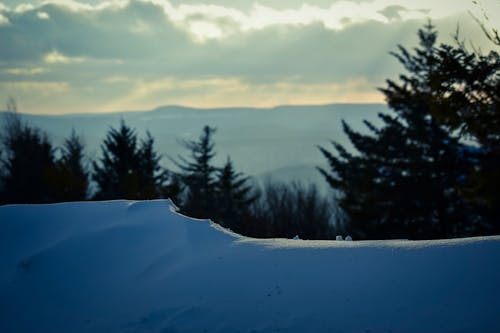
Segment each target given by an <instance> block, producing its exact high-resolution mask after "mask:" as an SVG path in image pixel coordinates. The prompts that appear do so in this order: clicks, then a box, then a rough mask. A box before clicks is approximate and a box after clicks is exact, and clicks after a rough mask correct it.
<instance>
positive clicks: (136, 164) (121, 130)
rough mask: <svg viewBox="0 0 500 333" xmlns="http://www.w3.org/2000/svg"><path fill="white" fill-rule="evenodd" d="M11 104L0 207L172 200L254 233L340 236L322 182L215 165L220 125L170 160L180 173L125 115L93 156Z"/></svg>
mask: <svg viewBox="0 0 500 333" xmlns="http://www.w3.org/2000/svg"><path fill="white" fill-rule="evenodd" d="M7 109H8V112H7V113H6V114H5V116H6V118H5V123H4V128H3V129H4V131H3V132H4V133H3V135H2V145H0V146H1V147H2V151H3V155H2V168H1V171H0V203H1V204H15V203H52V202H64V201H82V200H113V199H130V200H147V199H156V198H171V199H172V200H173V201H174V202H175V203H176V205H178V206H179V207H180V211H181V213H183V214H185V215H188V216H191V217H196V218H204V219H205V218H207V219H208V218H210V219H213V220H214V221H216V222H218V223H219V224H221V225H222V226H224V227H227V228H230V229H231V230H233V231H235V232H237V233H241V234H244V235H248V236H254V237H266V238H267V237H287V238H289V237H294V236H296V235H304V236H303V237H307V238H309V239H321V238H332V237H333V236H334V233H333V226H332V225H331V224H330V223H329V221H330V215H329V214H330V211H329V208H330V206H331V205H330V203H329V202H328V200H327V199H326V198H323V197H321V196H320V194H319V191H318V190H317V189H316V187H314V186H309V187H305V186H303V185H300V184H298V183H296V184H295V183H294V184H291V185H288V184H284V183H271V182H268V183H267V184H265V186H263V187H261V186H260V185H259V184H257V183H256V182H255V181H252V179H251V178H250V177H248V176H245V175H244V174H242V173H241V172H238V171H237V170H236V169H235V167H234V164H233V162H232V160H231V158H230V157H228V158H227V161H226V162H225V163H224V164H223V165H222V166H216V165H215V164H214V162H213V159H214V157H215V155H216V152H215V142H214V134H215V132H216V129H215V128H213V127H209V126H205V127H204V128H203V130H202V133H201V135H200V137H199V138H198V139H197V140H188V141H183V142H181V144H182V145H183V146H184V147H185V148H186V150H187V155H186V156H178V157H177V158H176V159H174V158H172V157H170V159H171V160H172V161H173V162H174V164H175V165H176V167H177V170H167V169H166V168H164V167H162V165H161V163H160V162H161V159H162V156H161V155H160V154H159V153H158V152H157V150H156V149H155V141H154V138H153V136H152V135H151V134H150V133H149V132H147V133H146V135H145V137H144V138H142V139H141V138H139V137H138V135H137V133H136V131H135V129H133V128H131V127H130V126H128V125H127V124H126V123H125V122H124V121H123V120H122V121H121V123H120V124H119V126H118V127H116V128H115V127H111V128H110V129H109V131H108V132H107V134H106V137H105V138H104V140H103V141H102V143H101V146H100V150H101V153H100V157H99V158H98V159H97V160H94V161H89V159H88V158H87V157H86V155H85V146H84V143H83V140H82V138H81V137H80V136H78V135H76V133H75V131H73V132H72V133H71V135H70V136H69V137H68V138H67V139H65V140H64V142H63V144H62V146H61V147H55V146H54V145H53V143H52V142H51V141H50V140H49V138H48V135H47V134H46V133H44V132H43V131H41V130H40V129H39V128H37V127H35V126H32V125H30V124H28V123H26V122H24V121H23V120H22V118H21V117H20V116H19V114H17V112H16V105H15V103H14V102H13V101H9V103H8V105H7ZM272 202H274V203H276V204H277V203H279V205H281V206H277V205H275V204H270V203H272ZM302 208H304V209H302ZM303 221H307V223H304V222H303Z"/></svg>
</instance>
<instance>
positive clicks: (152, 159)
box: [138, 132, 180, 201]
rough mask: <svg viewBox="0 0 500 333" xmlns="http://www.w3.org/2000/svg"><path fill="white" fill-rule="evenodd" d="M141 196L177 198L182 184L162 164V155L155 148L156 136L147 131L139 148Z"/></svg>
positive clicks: (146, 197)
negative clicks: (172, 177)
mask: <svg viewBox="0 0 500 333" xmlns="http://www.w3.org/2000/svg"><path fill="white" fill-rule="evenodd" d="M138 154H139V170H138V172H139V178H140V183H141V188H140V197H142V198H145V199H154V198H170V199H172V200H174V201H175V200H176V198H177V196H178V194H179V192H180V186H179V184H178V183H177V181H176V180H175V179H171V181H170V183H169V182H168V181H169V179H170V178H171V177H170V175H169V172H168V171H167V170H165V169H164V168H163V167H162V166H161V165H160V160H161V158H162V157H161V155H159V154H158V153H157V152H156V150H155V149H154V138H153V136H152V135H151V133H149V132H147V134H146V138H145V139H144V140H142V142H141V147H140V149H139V152H138Z"/></svg>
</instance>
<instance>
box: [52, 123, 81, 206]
mask: <svg viewBox="0 0 500 333" xmlns="http://www.w3.org/2000/svg"><path fill="white" fill-rule="evenodd" d="M61 154H62V156H61V158H60V159H59V160H58V161H57V163H56V168H55V169H54V173H53V174H52V176H51V183H52V187H53V188H54V190H55V195H56V197H57V199H58V201H81V200H85V199H86V198H87V191H88V185H89V174H88V172H87V170H86V167H85V165H84V144H83V141H82V139H81V137H79V136H78V135H76V132H75V130H72V132H71V135H70V137H69V138H67V139H66V140H65V141H64V144H63V147H62V148H61Z"/></svg>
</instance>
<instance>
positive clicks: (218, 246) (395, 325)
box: [0, 200, 500, 333]
mask: <svg viewBox="0 0 500 333" xmlns="http://www.w3.org/2000/svg"><path fill="white" fill-rule="evenodd" d="M0 332H4V333H10V332H16V333H17V332H163V333H167V332H372V333H374V332H394V333H396V332H500V237H486V238H472V239H460V240H446V241H420V242H410V241H377V242H375V241H374V242H356V241H353V242H345V241H305V240H254V239H248V238H244V237H240V236H238V235H235V234H232V233H230V232H228V231H226V230H223V229H221V228H220V227H218V226H217V225H215V224H213V223H211V222H208V221H199V220H193V219H189V218H186V217H184V216H181V215H179V214H177V213H175V211H174V209H173V205H172V204H171V203H170V202H169V201H167V200H163V201H162V200H159V201H149V202H131V201H109V202H87V203H68V204H55V205H38V206H37V205H25V206H3V207H0Z"/></svg>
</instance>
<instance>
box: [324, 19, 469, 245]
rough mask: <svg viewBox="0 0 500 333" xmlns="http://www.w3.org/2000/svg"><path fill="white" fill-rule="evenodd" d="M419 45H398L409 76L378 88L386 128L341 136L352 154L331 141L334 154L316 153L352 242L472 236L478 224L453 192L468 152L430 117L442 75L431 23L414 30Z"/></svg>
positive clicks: (462, 176)
mask: <svg viewBox="0 0 500 333" xmlns="http://www.w3.org/2000/svg"><path fill="white" fill-rule="evenodd" d="M419 38H420V47H418V48H415V49H414V50H413V52H412V53H410V52H409V51H407V50H406V49H405V48H404V47H402V46H400V47H399V52H398V53H393V55H394V56H396V58H397V59H398V60H399V61H400V62H401V63H402V64H403V66H404V67H405V69H406V70H407V72H408V74H405V75H401V76H400V81H401V82H395V81H392V80H388V81H387V87H386V88H383V89H381V91H382V92H383V93H384V94H385V96H386V99H387V102H388V104H389V106H390V108H391V109H392V110H393V111H394V114H380V115H379V116H380V118H381V120H382V121H383V123H384V126H383V127H381V128H377V127H376V126H374V125H373V124H371V123H369V122H367V121H365V124H366V126H367V128H368V129H369V131H370V132H371V135H363V134H360V133H357V132H355V131H354V130H353V129H352V128H350V127H349V126H348V125H347V124H346V123H345V122H344V123H343V128H344V132H345V133H346V135H347V136H348V138H349V139H350V141H351V142H352V144H353V145H354V147H355V149H356V151H357V153H350V152H349V151H347V149H345V148H344V147H343V146H341V145H340V144H337V143H333V145H334V147H335V149H336V154H334V153H331V152H329V151H327V150H326V149H324V148H322V147H320V150H321V152H322V153H323V155H324V156H325V157H326V159H327V161H328V163H329V165H330V170H329V171H327V170H325V169H322V168H320V169H319V170H320V171H321V173H322V174H323V175H324V177H325V178H326V180H327V181H328V183H329V184H330V185H331V186H332V187H333V188H334V189H338V190H340V192H341V193H342V194H343V196H342V198H341V199H340V206H341V208H342V209H343V210H344V211H345V212H346V213H347V215H348V217H349V221H350V222H349V224H348V226H347V228H348V232H349V233H351V234H354V235H355V236H356V237H357V238H412V239H420V238H440V237H450V236H463V235H470V234H474V233H475V232H478V231H477V228H478V226H479V224H478V223H477V222H478V221H477V218H476V217H474V214H473V212H472V211H471V210H470V207H469V206H468V205H467V204H466V203H465V202H464V201H463V200H462V199H461V198H460V196H459V193H458V190H457V187H458V184H460V182H461V181H463V180H464V179H465V178H466V175H467V170H468V168H469V167H470V165H469V164H470V160H469V159H467V158H465V157H464V154H463V152H465V151H467V147H465V146H463V145H462V144H461V143H460V142H459V140H458V139H457V138H456V137H454V136H452V135H450V133H449V132H448V131H446V130H445V129H443V128H442V127H441V126H440V124H439V123H438V122H437V121H436V119H435V117H434V116H433V115H432V110H434V108H436V107H437V106H438V105H439V101H440V100H441V98H442V96H440V95H438V94H436V91H435V89H433V82H432V80H431V79H432V77H433V75H434V74H435V72H436V71H437V70H438V69H439V67H438V65H437V64H436V62H435V61H436V58H435V52H436V49H435V43H436V38H437V33H436V31H435V30H434V27H433V26H432V25H431V24H430V23H429V24H427V25H426V26H425V27H424V29H421V30H419Z"/></svg>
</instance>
